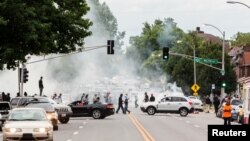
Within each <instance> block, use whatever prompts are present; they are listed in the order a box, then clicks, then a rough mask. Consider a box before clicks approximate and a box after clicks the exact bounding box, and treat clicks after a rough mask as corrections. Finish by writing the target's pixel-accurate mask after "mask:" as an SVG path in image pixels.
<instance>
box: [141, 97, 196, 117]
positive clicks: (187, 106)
mask: <svg viewBox="0 0 250 141" xmlns="http://www.w3.org/2000/svg"><path fill="white" fill-rule="evenodd" d="M193 110H194V108H193V105H192V101H191V100H190V99H189V98H188V97H186V96H175V95H173V96H167V97H164V98H162V99H161V100H160V101H157V102H144V103H142V105H141V111H142V112H146V113H148V114H149V115H154V114H155V113H179V114H180V115H181V116H183V117H184V116H187V115H188V113H190V112H193Z"/></svg>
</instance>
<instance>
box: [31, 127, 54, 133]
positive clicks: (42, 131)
mask: <svg viewBox="0 0 250 141" xmlns="http://www.w3.org/2000/svg"><path fill="white" fill-rule="evenodd" d="M50 130H51V128H34V132H40V133H45V132H48V131H50Z"/></svg>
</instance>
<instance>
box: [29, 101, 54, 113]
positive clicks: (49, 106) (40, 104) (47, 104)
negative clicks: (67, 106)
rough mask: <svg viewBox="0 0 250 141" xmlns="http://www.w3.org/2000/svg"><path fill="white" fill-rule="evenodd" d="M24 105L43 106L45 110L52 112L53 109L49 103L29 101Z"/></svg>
mask: <svg viewBox="0 0 250 141" xmlns="http://www.w3.org/2000/svg"><path fill="white" fill-rule="evenodd" d="M26 107H33V108H43V109H44V110H45V111H46V112H54V111H55V109H54V107H53V106H52V105H51V104H50V103H30V104H28V105H27V106H26Z"/></svg>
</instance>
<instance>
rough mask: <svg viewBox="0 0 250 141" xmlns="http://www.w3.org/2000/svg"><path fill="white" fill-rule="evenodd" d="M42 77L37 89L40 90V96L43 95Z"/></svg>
mask: <svg viewBox="0 0 250 141" xmlns="http://www.w3.org/2000/svg"><path fill="white" fill-rule="evenodd" d="M43 88H44V87H43V77H42V76H41V78H40V80H39V89H40V96H42V93H43Z"/></svg>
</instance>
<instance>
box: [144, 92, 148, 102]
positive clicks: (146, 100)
mask: <svg viewBox="0 0 250 141" xmlns="http://www.w3.org/2000/svg"><path fill="white" fill-rule="evenodd" d="M144 102H148V94H147V92H145V94H144Z"/></svg>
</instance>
